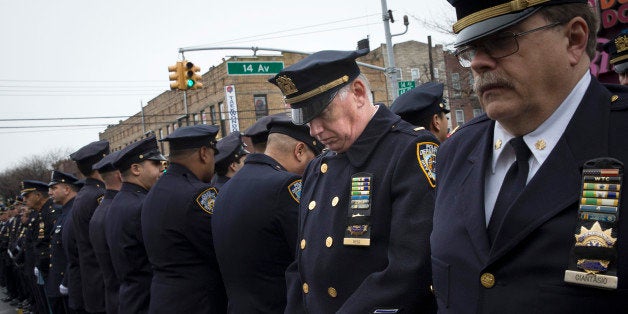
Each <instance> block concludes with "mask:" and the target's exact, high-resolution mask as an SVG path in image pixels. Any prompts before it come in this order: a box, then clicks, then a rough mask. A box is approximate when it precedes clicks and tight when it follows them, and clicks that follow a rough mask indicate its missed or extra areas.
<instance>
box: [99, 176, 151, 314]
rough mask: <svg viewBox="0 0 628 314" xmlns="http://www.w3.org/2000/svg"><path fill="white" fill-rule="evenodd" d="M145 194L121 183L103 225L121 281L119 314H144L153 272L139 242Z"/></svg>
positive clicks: (112, 259)
mask: <svg viewBox="0 0 628 314" xmlns="http://www.w3.org/2000/svg"><path fill="white" fill-rule="evenodd" d="M146 193H148V191H147V190H146V189H144V188H142V187H141V186H139V185H136V184H133V183H128V182H124V183H122V188H121V189H120V192H118V194H117V195H116V196H115V197H114V198H113V200H112V201H111V205H109V211H108V212H107V218H106V223H105V234H106V237H107V244H108V245H109V251H110V253H111V263H112V264H113V268H114V270H115V272H116V276H117V277H118V280H119V281H120V290H119V292H118V302H119V303H118V311H119V313H130V314H131V313H133V314H137V313H146V312H148V303H149V301H150V281H151V278H152V276H153V275H152V271H151V269H150V263H149V262H148V256H147V255H146V250H145V249H144V240H143V239H142V226H141V220H140V215H141V210H142V203H143V202H144V198H145V197H146Z"/></svg>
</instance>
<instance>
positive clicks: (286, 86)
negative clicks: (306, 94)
mask: <svg viewBox="0 0 628 314" xmlns="http://www.w3.org/2000/svg"><path fill="white" fill-rule="evenodd" d="M276 81H277V86H278V87H279V89H280V90H281V92H282V93H283V94H284V95H285V96H288V95H290V94H294V93H296V92H298V91H299V90H298V89H297V86H296V85H294V82H293V81H292V79H291V78H289V77H287V76H285V75H282V76H280V77H278V78H277V79H276Z"/></svg>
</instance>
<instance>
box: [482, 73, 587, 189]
mask: <svg viewBox="0 0 628 314" xmlns="http://www.w3.org/2000/svg"><path fill="white" fill-rule="evenodd" d="M590 83H591V75H590V74H589V72H587V73H585V75H584V76H583V77H582V78H581V79H580V81H578V83H577V84H576V86H575V87H574V89H573V90H571V93H569V95H568V96H567V98H565V100H564V101H563V102H562V103H561V104H560V106H559V107H558V108H557V109H556V111H554V113H552V115H551V116H550V117H549V118H547V120H545V121H544V122H543V123H542V124H541V125H540V126H539V127H537V128H536V129H535V130H534V131H532V132H530V133H528V134H526V135H524V136H523V140H524V141H525V142H526V144H527V145H528V147H530V150H531V151H532V156H533V157H534V159H535V160H536V162H537V164H538V165H539V167H540V165H542V164H543V163H544V162H545V160H546V159H547V157H548V156H549V154H550V152H552V150H553V149H554V147H555V146H556V144H557V143H558V140H559V139H560V137H561V136H562V135H563V133H564V132H565V129H566V128H567V125H568V124H569V121H571V118H572V117H573V115H574V113H575V112H576V109H577V108H578V104H580V102H581V101H582V98H583V97H584V93H585V92H586V91H587V88H588V86H589V84H590ZM512 138H514V136H513V135H511V134H510V133H508V132H507V131H506V130H505V129H504V127H503V126H502V125H501V124H500V123H499V122H495V129H494V132H493V160H492V163H491V171H492V173H495V167H496V166H497V163H498V161H499V158H500V156H501V155H502V153H503V152H505V151H511V150H510V149H508V150H505V149H504V147H505V146H506V144H507V143H508V141H510V140H511V139H512ZM512 156H513V160H514V151H513V152H512ZM510 163H512V161H510V162H508V163H507V164H508V165H509V164H510ZM537 169H538V167H537ZM530 177H532V176H530Z"/></svg>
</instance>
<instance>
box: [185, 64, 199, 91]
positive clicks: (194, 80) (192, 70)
mask: <svg viewBox="0 0 628 314" xmlns="http://www.w3.org/2000/svg"><path fill="white" fill-rule="evenodd" d="M184 62H185V61H184ZM185 68H186V74H185V75H186V81H185V83H186V85H185V87H186V89H197V88H201V87H203V83H202V82H201V80H202V79H203V77H202V76H201V75H200V74H198V73H196V72H200V71H201V68H200V67H199V66H196V65H194V63H192V62H186V63H185Z"/></svg>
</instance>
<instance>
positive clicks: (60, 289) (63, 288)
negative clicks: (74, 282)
mask: <svg viewBox="0 0 628 314" xmlns="http://www.w3.org/2000/svg"><path fill="white" fill-rule="evenodd" d="M59 292H61V294H63V295H68V288H66V286H64V285H62V284H61V285H59Z"/></svg>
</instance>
